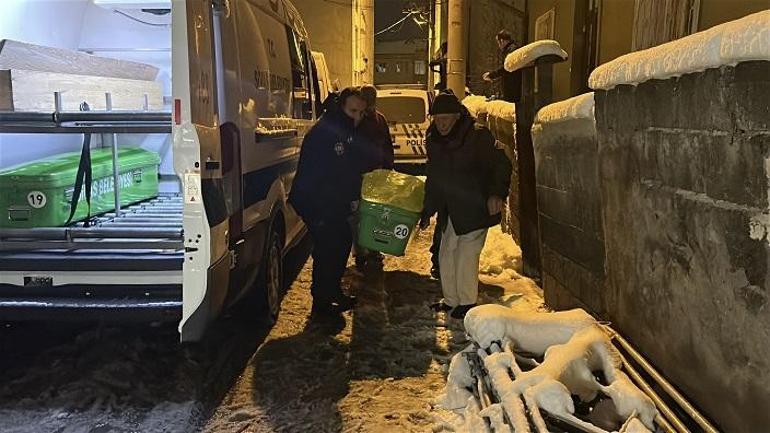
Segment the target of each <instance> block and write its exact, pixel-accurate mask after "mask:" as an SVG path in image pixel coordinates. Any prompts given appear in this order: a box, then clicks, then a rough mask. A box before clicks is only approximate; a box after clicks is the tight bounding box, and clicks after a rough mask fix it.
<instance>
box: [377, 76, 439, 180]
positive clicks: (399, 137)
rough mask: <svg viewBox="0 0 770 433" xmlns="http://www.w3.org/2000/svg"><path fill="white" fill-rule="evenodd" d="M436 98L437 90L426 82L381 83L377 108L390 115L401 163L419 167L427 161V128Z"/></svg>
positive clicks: (395, 152) (387, 115)
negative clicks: (431, 106)
mask: <svg viewBox="0 0 770 433" xmlns="http://www.w3.org/2000/svg"><path fill="white" fill-rule="evenodd" d="M432 102H433V93H432V92H429V91H428V90H426V89H425V86H422V85H409V84H398V85H379V86H377V110H378V111H380V112H381V113H382V114H384V115H385V117H386V118H387V119H388V126H389V127H390V136H391V138H392V139H393V153H394V156H395V162H396V164H397V165H399V166H402V167H403V166H409V165H413V166H417V169H418V170H419V169H420V168H421V167H422V165H423V164H425V161H426V160H427V149H426V147H425V131H426V130H427V129H428V126H429V125H430V120H429V119H428V109H429V107H430V104H431V103H432Z"/></svg>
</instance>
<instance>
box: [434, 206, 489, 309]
mask: <svg viewBox="0 0 770 433" xmlns="http://www.w3.org/2000/svg"><path fill="white" fill-rule="evenodd" d="M487 231H488V229H481V230H476V231H473V232H470V233H466V234H464V235H457V234H456V233H455V229H454V227H452V220H449V221H448V222H447V226H446V229H444V233H443V236H442V237H441V248H440V249H439V253H438V257H439V269H440V271H441V291H442V292H443V293H444V303H446V304H447V305H450V306H452V307H456V306H458V305H470V304H475V303H476V298H477V297H478V294H479V256H481V249H482V248H484V242H485V241H486V240H487Z"/></svg>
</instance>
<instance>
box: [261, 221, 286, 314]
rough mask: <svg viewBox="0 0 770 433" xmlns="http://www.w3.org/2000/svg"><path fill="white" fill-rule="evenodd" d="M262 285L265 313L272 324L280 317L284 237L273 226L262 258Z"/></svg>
mask: <svg viewBox="0 0 770 433" xmlns="http://www.w3.org/2000/svg"><path fill="white" fill-rule="evenodd" d="M261 274H262V275H261V277H260V286H261V288H262V289H263V296H264V298H263V305H264V308H263V310H264V313H265V316H266V317H267V320H268V321H269V322H270V323H271V324H272V323H275V321H276V320H277V319H278V311H279V310H280V308H281V290H282V289H283V239H282V238H281V233H280V231H278V230H277V229H276V227H275V226H273V227H272V228H271V229H270V233H269V234H268V239H267V248H266V250H265V256H264V258H263V260H262V273H261Z"/></svg>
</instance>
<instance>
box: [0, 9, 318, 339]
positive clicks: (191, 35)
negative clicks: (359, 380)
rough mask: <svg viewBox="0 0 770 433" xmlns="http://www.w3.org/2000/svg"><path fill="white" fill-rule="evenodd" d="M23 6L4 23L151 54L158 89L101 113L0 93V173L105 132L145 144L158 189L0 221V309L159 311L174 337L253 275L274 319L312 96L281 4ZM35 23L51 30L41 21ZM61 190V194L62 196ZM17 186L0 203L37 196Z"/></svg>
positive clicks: (307, 58)
mask: <svg viewBox="0 0 770 433" xmlns="http://www.w3.org/2000/svg"><path fill="white" fill-rule="evenodd" d="M12 4H13V3H12ZM28 6H30V5H24V7H20V8H19V10H18V11H16V10H14V9H13V8H11V9H10V10H7V9H4V11H3V15H4V18H3V20H5V19H9V16H11V15H13V14H18V16H17V17H16V19H17V20H18V21H19V22H26V23H35V25H26V26H24V27H26V29H22V28H21V27H19V29H20V30H19V32H17V33H15V34H11V36H13V37H15V38H16V39H26V40H25V42H30V43H34V44H38V45H45V46H51V45H53V44H58V47H59V48H67V49H69V50H72V51H81V53H82V52H88V53H93V54H94V55H97V56H103V57H113V58H120V59H125V60H131V61H134V62H139V63H143V64H149V65H153V66H155V67H156V68H157V71H158V73H157V74H156V77H155V81H156V82H157V83H158V87H159V88H161V89H162V95H161V97H160V100H159V101H160V102H158V101H155V100H153V101H154V102H153V103H150V104H147V103H146V102H145V104H144V106H140V107H138V108H132V109H131V110H129V111H127V110H122V111H118V110H115V111H113V112H111V113H110V112H105V107H103V106H101V105H99V104H101V103H102V101H101V100H100V101H96V102H94V101H91V102H89V104H87V105H88V106H90V107H92V108H91V111H90V112H89V113H82V112H78V108H77V106H75V108H74V109H73V108H72V106H70V105H68V101H67V99H66V98H67V94H68V93H67V89H64V88H62V89H61V91H62V93H59V98H60V99H64V103H63V105H61V106H59V105H57V106H56V107H57V110H56V111H55V112H54V113H52V112H51V111H53V110H51V111H47V110H41V111H40V112H32V111H30V110H25V111H20V110H14V111H13V112H10V111H8V107H5V108H2V105H0V110H3V109H5V110H6V111H4V112H3V111H0V155H2V156H0V174H2V173H3V171H4V170H12V169H13V167H18V166H19V165H20V164H22V165H23V164H25V163H27V162H29V161H33V160H39V159H40V158H53V157H58V156H60V155H62V154H63V153H67V152H70V153H71V152H81V151H82V147H83V143H84V142H85V143H88V140H84V138H85V136H86V135H88V137H90V146H89V147H90V148H91V149H92V152H93V153H94V154H95V153H97V152H104V151H107V152H109V148H110V147H111V146H112V145H113V144H112V143H113V142H114V143H116V144H115V147H116V148H118V149H123V148H124V147H126V146H128V145H130V146H131V147H138V148H140V149H142V150H143V151H149V152H152V153H155V154H157V155H158V157H159V158H158V159H159V161H160V163H159V173H158V177H159V188H158V194H157V196H156V197H154V198H150V199H142V200H141V201H138V202H132V203H130V204H128V205H124V206H121V207H120V209H119V210H118V211H115V210H111V211H108V212H101V213H98V214H96V215H91V217H90V218H88V219H85V220H80V221H78V222H76V223H71V224H66V225H59V226H55V227H54V226H36V227H28V228H7V227H3V226H2V225H0V320H52V319H55V318H67V319H69V318H74V319H77V320H81V319H84V318H90V317H95V318H100V319H107V320H111V319H117V320H142V321H157V320H175V321H179V331H180V335H181V340H182V341H192V340H196V339H199V338H200V337H201V336H202V335H203V333H204V331H205V329H206V327H207V325H208V324H209V323H210V321H211V320H212V319H214V318H215V317H217V315H218V314H219V313H220V312H221V311H222V309H223V308H226V307H227V306H228V305H230V304H232V303H234V302H236V301H237V300H238V299H240V298H241V297H243V295H245V294H246V293H247V292H248V291H249V290H250V289H252V288H254V287H258V288H260V289H261V290H262V292H261V296H262V297H264V301H265V306H266V307H267V308H266V309H265V310H266V313H267V315H268V316H269V317H271V318H275V316H276V314H277V311H278V306H279V292H280V288H281V284H282V279H283V277H282V273H283V269H282V259H283V254H284V252H285V251H286V250H287V249H288V248H289V247H290V246H291V245H292V244H294V243H295V242H297V241H298V240H299V239H300V238H301V236H302V234H303V233H304V230H305V229H304V226H303V225H302V223H301V221H300V219H299V218H298V217H297V215H296V214H295V213H294V211H293V210H292V209H291V208H290V207H289V206H288V205H287V203H286V198H287V197H288V193H289V190H290V185H291V180H292V179H293V177H294V172H295V169H296V165H297V162H298V158H299V150H300V145H301V142H302V138H303V136H304V134H305V132H306V131H307V129H308V128H309V127H310V126H311V124H312V122H313V121H314V119H315V113H316V110H317V104H320V102H321V101H320V96H319V94H318V87H317V79H316V73H315V67H314V63H313V60H312V56H311V55H310V47H309V45H308V41H307V32H306V31H305V29H304V26H303V24H302V21H301V19H300V17H299V14H298V13H297V11H296V10H295V9H294V8H293V7H292V6H291V4H290V3H289V2H288V1H285V0H230V1H217V0H172V1H169V0H166V1H162V0H161V1H157V0H153V1H149V0H120V1H116V0H75V1H73V2H64V3H61V2H57V1H53V0H52V1H40V2H33V3H32V6H34V7H32V8H29V7H28ZM57 8H58V9H57ZM59 9H61V10H59ZM22 13H23V14H24V16H23V19H22ZM65 15H66V16H67V17H68V18H71V19H66V20H65V19H61V18H62V16H65ZM75 15H77V16H75ZM46 22H48V23H49V24H48V25H46V24H45V23H46ZM54 23H55V26H54ZM51 26H54V27H55V28H56V32H55V33H56V34H53V35H52V34H51V33H50V32H46V27H49V28H50V27H51ZM5 28H6V29H7V28H8V27H7V26H6V27H5ZM4 37H6V35H4V33H3V29H2V28H0V39H3V38H4ZM171 46H173V50H171ZM172 51H173V52H172ZM64 57H66V56H64ZM86 60H89V59H86ZM74 63H77V62H74ZM126 65H129V64H126ZM131 65H134V66H135V64H130V65H129V66H131ZM0 66H2V54H1V53H0ZM76 66H77V65H73V66H72V67H73V68H76ZM0 69H2V67H0ZM105 70H107V71H108V72H105V74H110V73H113V72H114V73H115V74H116V75H119V74H126V73H127V72H126V71H125V70H123V71H121V67H116V68H105ZM109 71H113V72H109ZM51 72H55V71H51ZM1 78H2V71H0V79H1ZM103 78H105V77H99V78H98V79H103ZM124 78H125V77H124ZM106 79H107V80H108V81H110V80H117V79H118V78H117V77H106ZM121 79H123V78H121ZM0 83H1V82H0ZM120 83H123V82H122V81H121V82H120ZM41 87H42V86H41ZM46 91H47V90H46ZM70 93H72V92H70ZM115 94H116V95H117V94H118V93H117V92H116V93H115ZM45 98H47V96H46V97H45ZM116 98H117V97H113V99H115V100H117V99H116ZM53 99H54V95H51V100H53ZM144 99H145V101H146V100H147V99H148V98H147V97H146V96H145V97H144ZM46 100H47V99H46ZM0 101H2V98H0ZM0 104H1V102H0ZM81 108H83V106H82V105H81ZM99 147H105V148H106V149H103V150H102V149H98V148H99ZM121 151H122V150H121ZM83 154H85V152H83ZM122 155H123V154H122V153H121V158H122ZM80 161H81V165H84V164H83V161H84V159H83V157H81V158H80ZM85 165H87V164H85ZM117 165H118V166H120V160H119V159H118V161H117ZM145 175H146V173H145ZM124 177H125V176H124V175H123V174H121V176H120V177H117V176H116V177H115V182H113V181H112V178H105V179H96V178H94V179H93V183H92V188H91V189H92V191H93V192H92V194H102V196H104V195H105V194H106V195H107V196H109V195H111V194H112V193H113V192H114V188H112V185H115V184H116V183H117V184H120V185H123V184H124V183H125V182H127V181H130V180H131V179H133V180H134V181H138V179H139V177H137V175H136V174H135V173H133V172H132V173H131V175H130V176H128V177H126V179H124ZM69 191H70V192H69V195H68V196H67V197H69V198H72V197H78V195H76V194H75V193H74V192H73V191H72V188H69ZM2 194H3V191H0V195H2ZM65 195H66V194H65ZM84 195H85V193H81V194H80V196H79V197H80V201H77V200H76V202H77V209H80V208H81V206H85V202H84V200H83V197H84ZM102 196H99V199H100V200H101V199H102V198H103V197H102ZM30 197H31V198H30V200H32V201H30V202H29V203H21V204H13V206H9V208H8V209H0V212H2V213H3V214H5V213H8V215H9V217H10V216H13V217H14V218H23V217H24V215H28V214H30V212H33V211H35V210H37V209H36V207H37V206H38V205H40V204H41V203H44V202H40V201H37V200H38V199H37V197H38V196H37V195H35V194H30ZM116 201H117V202H120V200H119V199H118V198H117V197H116ZM51 204H52V203H50V201H49V206H50V205H51ZM57 204H58V203H57ZM33 205H34V206H33ZM62 205H63V206H68V208H69V203H62ZM19 215H21V216H22V217H19ZM2 216H3V217H4V218H5V215H2ZM255 314H257V312H255Z"/></svg>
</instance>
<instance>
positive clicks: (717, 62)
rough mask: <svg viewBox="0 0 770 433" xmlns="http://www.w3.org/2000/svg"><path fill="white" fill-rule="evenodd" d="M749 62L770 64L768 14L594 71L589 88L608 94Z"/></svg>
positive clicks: (769, 22)
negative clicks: (626, 86)
mask: <svg viewBox="0 0 770 433" xmlns="http://www.w3.org/2000/svg"><path fill="white" fill-rule="evenodd" d="M749 60H770V10H766V11H762V12H757V13H755V14H752V15H748V16H746V17H743V18H741V19H738V20H735V21H730V22H727V23H724V24H720V25H718V26H714V27H712V28H710V29H707V30H704V31H702V32H698V33H695V34H692V35H689V36H686V37H684V38H681V39H677V40H675V41H672V42H668V43H665V44H662V45H658V46H656V47H652V48H649V49H646V50H642V51H637V52H633V53H630V54H626V55H624V56H621V57H618V58H617V59H615V60H612V61H610V62H607V63H605V64H603V65H600V66H599V67H597V68H596V69H594V71H593V72H592V73H591V76H590V77H589V78H588V86H589V87H590V88H592V89H595V90H599V89H602V90H608V89H612V88H613V87H615V86H618V85H621V84H631V85H637V84H640V83H643V82H645V81H648V80H652V79H659V80H663V79H667V78H671V77H678V76H681V75H684V74H689V73H693V72H700V71H704V70H706V69H711V68H718V67H720V66H724V65H736V64H738V63H740V62H745V61H749Z"/></svg>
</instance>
